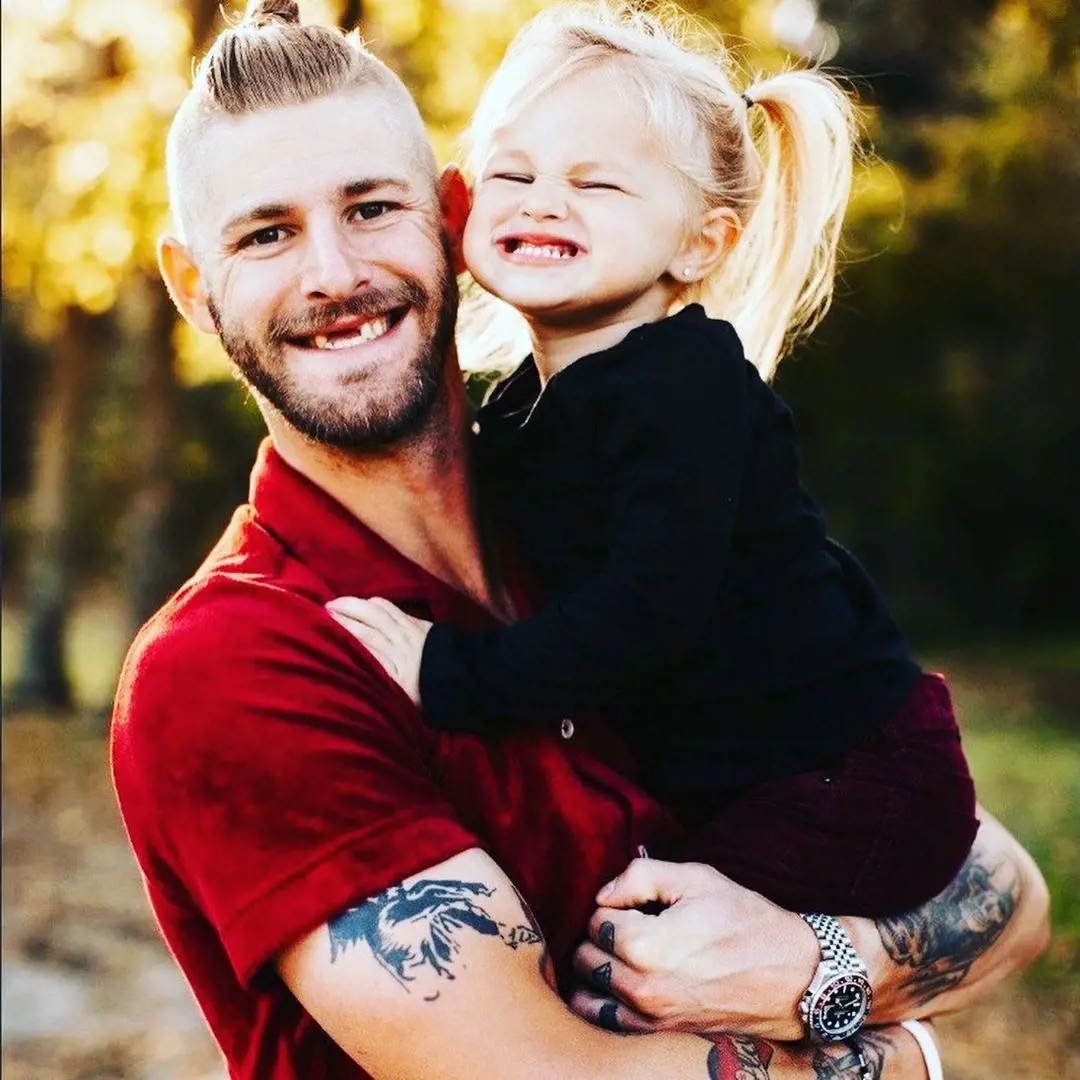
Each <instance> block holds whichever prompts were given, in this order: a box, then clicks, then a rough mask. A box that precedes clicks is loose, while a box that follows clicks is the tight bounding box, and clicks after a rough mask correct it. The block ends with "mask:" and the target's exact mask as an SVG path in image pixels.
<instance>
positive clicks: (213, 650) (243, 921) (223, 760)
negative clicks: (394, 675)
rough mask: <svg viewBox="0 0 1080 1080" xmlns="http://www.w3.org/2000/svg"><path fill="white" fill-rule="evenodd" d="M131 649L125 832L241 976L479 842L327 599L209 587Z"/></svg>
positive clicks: (122, 746) (120, 788) (122, 709)
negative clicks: (187, 900)
mask: <svg viewBox="0 0 1080 1080" xmlns="http://www.w3.org/2000/svg"><path fill="white" fill-rule="evenodd" d="M202 588H203V590H204V594H203V595H202V596H200V597H199V598H197V599H194V600H190V599H189V600H188V602H187V603H186V604H185V605H184V607H183V608H182V609H181V610H180V612H179V613H177V614H174V615H172V616H166V617H165V619H164V620H163V621H162V622H159V623H158V625H157V626H156V627H155V628H154V629H153V630H151V631H150V632H148V633H146V634H144V637H143V639H142V640H140V641H139V642H137V643H136V646H135V647H134V648H133V650H132V654H131V656H130V657H129V660H128V663H127V664H126V665H125V671H124V674H123V676H122V679H121V684H120V690H119V695H118V698H117V706H116V711H115V719H114V730H113V768H114V777H115V782H116V787H117V793H118V795H119V797H120V802H121V808H122V811H123V814H124V819H125V824H126V826H127V828H128V831H129V833H130V834H131V837H132V842H133V844H134V845H135V846H136V848H137V849H138V848H139V847H140V846H141V847H143V848H144V849H146V848H148V847H149V848H152V849H155V850H156V851H157V852H158V853H159V855H160V857H162V858H164V859H165V860H166V861H168V862H169V863H170V864H171V865H172V867H173V870H174V873H175V875H176V877H177V878H178V879H179V880H180V881H181V882H182V883H183V885H184V887H185V888H186V889H187V890H188V891H190V893H191V895H192V898H193V900H194V902H195V904H196V905H197V906H198V908H199V909H200V910H201V911H202V912H203V913H204V914H205V915H206V917H207V918H208V919H209V921H210V922H211V923H212V924H213V926H214V928H215V930H216V932H217V933H218V935H219V936H220V939H221V941H222V943H223V945H224V948H225V950H226V952H227V953H228V956H229V959H230V962H231V964H232V967H233V969H234V971H235V973H236V975H237V978H238V979H239V980H240V981H241V982H242V983H244V984H249V983H250V981H251V979H252V978H253V977H254V975H255V974H256V973H257V972H258V971H259V970H260V968H262V967H263V965H265V964H266V963H267V962H268V961H270V960H272V959H273V958H274V957H275V956H276V955H277V954H279V953H280V952H281V951H282V950H283V949H285V948H286V947H287V946H289V945H290V944H292V943H293V942H295V941H296V940H298V939H299V938H301V937H302V936H303V935H305V934H306V933H308V932H310V931H311V930H312V929H314V928H316V927H317V926H319V925H320V924H321V923H322V922H325V921H326V920H327V919H329V918H331V917H333V916H334V915H335V914H337V913H338V912H340V911H341V910H343V909H344V908H346V907H348V906H350V905H352V904H355V903H357V902H358V901H360V900H361V899H363V898H366V897H368V896H372V895H374V894H376V893H378V892H380V891H382V890H383V889H385V888H387V887H389V886H390V885H392V884H394V883H396V882H398V881H400V880H402V879H403V878H405V877H407V876H409V875H410V874H413V873H416V872H418V871H421V870H423V869H424V868H425V867H428V866H431V865H433V864H435V863H438V862H441V861H443V860H445V859H447V858H450V857H451V856H452V855H455V854H458V853H459V852H461V851H464V850H466V849H468V848H470V847H474V846H478V841H477V839H476V837H475V836H474V835H473V834H472V833H471V832H470V831H469V830H467V829H466V828H465V827H464V826H463V825H461V824H460V823H459V821H458V820H457V817H456V815H455V813H454V811H453V809H452V808H451V806H450V805H449V804H448V802H447V800H446V799H445V798H444V796H443V795H442V794H441V792H440V790H439V788H438V787H437V785H436V783H435V782H434V779H433V777H432V775H431V773H430V772H429V769H428V767H427V763H426V760H425V756H424V747H425V746H427V745H429V739H430V738H431V737H432V736H431V735H430V733H425V732H423V731H422V725H421V721H420V719H419V715H418V714H417V712H416V710H415V709H414V708H413V707H412V705H411V703H409V702H408V701H407V699H406V698H405V697H404V695H403V694H401V693H400V691H399V690H398V689H397V687H396V686H394V685H393V684H392V683H389V682H388V680H387V679H385V678H384V677H382V676H381V674H377V673H376V671H375V670H374V669H373V667H372V666H371V665H372V661H371V660H370V658H369V657H368V655H367V653H366V652H364V650H363V649H362V648H361V647H360V646H359V645H357V644H356V643H355V642H354V641H353V639H352V638H351V637H350V636H349V635H348V634H347V633H346V632H345V631H343V630H342V629H341V628H340V627H338V626H337V625H336V624H335V623H334V622H333V620H331V619H330V618H329V616H327V615H326V614H325V612H324V611H323V609H322V607H321V605H319V604H318V603H315V602H314V601H311V600H307V599H305V598H303V597H300V596H297V595H295V594H293V593H290V592H287V591H285V590H281V589H276V588H273V587H270V586H265V585H256V584H252V583H249V582H234V583H230V582H224V583H223V582H221V581H213V580H211V581H210V582H208V583H204V585H203V586H202Z"/></svg>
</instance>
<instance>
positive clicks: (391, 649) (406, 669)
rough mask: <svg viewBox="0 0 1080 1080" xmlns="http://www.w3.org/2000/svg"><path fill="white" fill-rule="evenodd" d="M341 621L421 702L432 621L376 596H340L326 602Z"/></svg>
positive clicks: (400, 684)
mask: <svg viewBox="0 0 1080 1080" xmlns="http://www.w3.org/2000/svg"><path fill="white" fill-rule="evenodd" d="M326 610H327V611H328V612H329V613H330V615H331V617H332V618H333V619H334V620H335V621H336V622H339V623H340V624H341V625H342V626H344V627H345V629H346V630H348V631H349V633H350V634H352V636H353V637H354V638H356V639H357V640H358V641H359V642H360V644H361V645H363V646H364V648H366V649H367V650H368V652H370V653H371V655H372V656H374V657H375V659H376V660H378V661H379V663H380V664H382V666H383V667H384V668H385V669H386V673H387V674H388V675H389V676H390V677H391V678H392V679H393V680H394V681H395V682H396V683H397V684H398V686H400V687H401V689H402V690H404V691H405V693H406V694H408V695H409V698H410V699H411V700H412V702H413V704H414V705H419V704H420V656H421V654H422V653H423V651H424V641H425V640H426V638H427V636H428V631H429V630H430V629H431V623H429V622H425V621H424V620H423V619H416V618H413V616H412V615H406V614H405V612H404V611H402V610H401V608H399V607H397V605H395V604H391V603H390V601H389V600H384V599H383V598H382V597H381V596H373V597H372V598H371V599H370V600H361V599H360V598H359V597H356V596H339V597H338V598H337V599H336V600H331V601H330V603H329V604H327V605H326Z"/></svg>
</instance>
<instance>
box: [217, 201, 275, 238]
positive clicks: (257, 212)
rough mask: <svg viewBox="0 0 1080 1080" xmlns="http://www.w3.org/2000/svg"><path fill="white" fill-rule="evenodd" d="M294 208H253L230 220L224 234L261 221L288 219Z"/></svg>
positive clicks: (265, 206)
mask: <svg viewBox="0 0 1080 1080" xmlns="http://www.w3.org/2000/svg"><path fill="white" fill-rule="evenodd" d="M291 210H292V208H291V207H289V206H286V205H285V204H284V203H265V204H264V205H262V206H253V207H252V208H251V209H250V210H245V211H244V212H243V213H241V214H237V215H236V216H235V217H231V218H229V220H228V221H227V222H225V225H224V226H223V228H222V230H221V231H222V233H231V232H233V231H234V230H236V229H239V228H242V227H244V226H247V225H255V224H257V223H258V222H260V221H273V220H278V219H280V218H283V217H288V215H289V213H290V212H291Z"/></svg>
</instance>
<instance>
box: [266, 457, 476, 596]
mask: <svg viewBox="0 0 1080 1080" xmlns="http://www.w3.org/2000/svg"><path fill="white" fill-rule="evenodd" d="M249 500H250V503H251V506H252V508H253V509H254V511H255V517H256V520H257V521H258V523H259V524H260V525H261V526H262V527H263V528H265V529H266V530H267V531H268V532H269V533H271V534H272V535H273V536H274V538H275V539H276V540H277V541H278V542H279V543H280V544H281V545H282V546H283V547H284V548H285V549H286V550H287V551H289V552H290V554H292V555H293V556H294V557H295V558H296V559H297V560H299V561H300V562H301V563H303V564H304V566H306V567H307V568H308V569H309V570H310V571H312V572H313V573H315V574H316V575H317V576H318V577H319V578H321V579H322V580H323V581H324V582H325V583H326V585H327V587H328V589H329V591H330V592H331V593H332V594H333V595H335V596H350V595H358V596H375V595H377V596H385V597H386V598H387V599H388V600H393V601H395V602H403V603H415V602H417V601H419V602H421V603H427V604H431V603H432V602H433V601H435V600H436V598H438V599H439V600H441V601H442V603H446V602H448V599H449V596H455V595H457V594H456V593H455V592H454V590H452V589H451V588H450V587H449V586H448V585H446V584H445V583H444V582H441V581H439V580H438V579H437V578H435V577H432V576H431V575H430V574H428V573H427V572H426V571H425V570H424V569H423V568H422V567H420V566H417V565H416V563H413V562H411V561H410V560H409V559H407V558H406V557H405V556H404V555H402V554H401V553H400V552H399V551H398V550H397V549H396V548H394V547H393V546H391V545H390V544H389V543H387V542H386V541H385V540H384V539H383V538H382V537H381V536H379V535H378V533H376V532H374V531H373V530H372V529H370V528H369V527H368V526H367V525H365V524H364V523H363V522H362V521H360V520H359V519H358V518H357V517H356V516H355V515H354V514H352V513H351V512H350V511H349V510H347V509H346V508H345V507H344V506H343V505H342V504H341V503H339V502H338V501H337V499H335V498H334V497H333V496H331V495H330V494H328V493H327V492H326V491H325V490H324V489H323V488H321V487H319V485H318V484H316V483H314V482H313V481H312V480H309V479H308V478H307V477H306V476H304V474H303V473H301V472H299V471H298V470H297V469H294V468H293V467H292V466H291V465H290V464H289V463H288V462H287V461H286V460H285V459H284V458H283V457H282V456H281V454H279V453H278V451H277V450H276V449H275V448H274V446H273V444H272V443H271V441H270V440H269V439H265V440H264V441H263V443H262V445H261V446H260V447H259V453H258V456H257V458H256V461H255V467H254V468H253V469H252V472H251V485H250V494H249ZM446 594H449V596H448V595H446ZM439 606H442V605H441V604H440V605H439Z"/></svg>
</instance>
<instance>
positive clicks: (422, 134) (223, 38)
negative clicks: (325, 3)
mask: <svg viewBox="0 0 1080 1080" xmlns="http://www.w3.org/2000/svg"><path fill="white" fill-rule="evenodd" d="M370 87H375V88H377V89H379V90H380V91H382V92H383V93H384V94H385V95H386V97H387V99H388V101H389V102H390V104H391V105H392V106H393V107H394V108H395V110H396V111H397V113H398V114H399V119H400V120H401V121H402V122H404V123H405V124H407V125H409V126H410V127H411V128H412V129H413V134H414V136H415V142H416V152H417V155H418V157H419V160H420V162H421V165H422V167H423V168H424V169H425V170H426V171H428V172H429V173H430V175H431V178H432V183H433V184H434V181H435V176H436V174H437V168H436V163H435V155H434V153H433V151H432V149H431V144H430V141H429V140H428V137H427V133H426V130H425V128H424V124H423V120H422V119H421V118H420V113H419V110H418V109H417V107H416V103H415V102H414V101H413V99H412V96H411V95H410V94H409V92H408V90H407V89H406V88H405V84H404V83H403V82H402V81H401V79H400V78H398V76H397V75H395V74H394V73H393V72H392V71H391V70H390V69H389V68H388V67H387V66H386V65H385V64H384V63H383V62H382V61H381V60H379V59H378V57H376V56H375V55H374V54H373V53H371V52H369V51H368V49H367V48H366V47H365V46H364V43H363V41H362V40H361V39H360V35H359V34H358V33H357V32H356V31H353V32H352V33H348V34H346V33H345V32H344V31H342V30H340V29H339V28H338V27H336V26H321V25H317V24H311V25H301V24H300V8H299V5H298V4H297V3H296V2H295V0H249V3H248V6H247V10H246V12H245V13H244V17H243V19H242V20H241V21H240V22H239V23H238V24H237V25H235V26H231V27H228V28H227V29H225V30H223V31H222V32H221V33H220V34H219V35H218V36H217V38H216V39H215V40H214V43H213V45H211V47H210V49H209V51H208V52H207V53H206V55H205V56H204V57H203V58H202V60H201V61H200V62H199V64H198V65H197V67H196V68H195V77H194V80H193V84H192V87H191V89H190V90H189V91H188V94H187V96H186V97H185V98H184V100H183V102H182V103H181V105H180V108H179V109H178V110H177V112H176V116H175V117H174V118H173V122H172V126H171V127H170V128H169V135H168V139H167V141H166V149H165V163H166V173H167V175H168V181H169V202H170V206H171V208H172V211H173V217H174V218H175V220H176V224H177V227H178V228H179V229H180V231H181V236H183V235H184V234H185V232H186V231H187V225H188V223H189V218H190V206H189V203H190V201H191V193H190V192H189V190H188V185H187V184H186V182H185V180H186V173H187V170H188V167H189V165H190V162H191V159H192V157H193V153H194V147H195V144H196V143H197V142H198V139H199V138H200V136H201V134H202V132H203V131H204V130H205V128H206V127H207V125H208V124H210V123H213V122H214V120H215V119H216V118H220V117H237V116H244V115H247V114H250V113H256V112H261V111H263V110H267V109H274V108H283V107H288V106H290V105H303V104H305V103H306V102H309V101H314V100H316V99H318V98H322V97H327V96H329V95H331V94H335V93H338V92H340V91H347V90H361V89H366V88H370Z"/></svg>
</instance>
